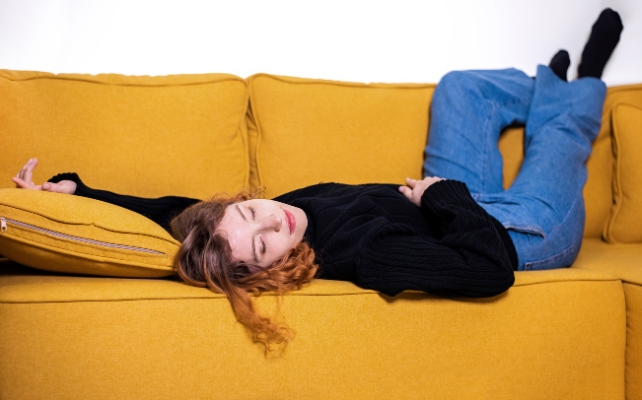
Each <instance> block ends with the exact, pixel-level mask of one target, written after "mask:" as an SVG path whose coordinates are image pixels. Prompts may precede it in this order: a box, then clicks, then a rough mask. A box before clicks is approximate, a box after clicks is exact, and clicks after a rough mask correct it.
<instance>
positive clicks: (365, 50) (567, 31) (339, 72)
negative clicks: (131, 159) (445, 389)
mask: <svg viewBox="0 0 642 400" xmlns="http://www.w3.org/2000/svg"><path fill="white" fill-rule="evenodd" d="M605 7H611V8H613V9H615V10H617V11H618V12H620V15H621V16H622V19H623V22H624V26H625V29H624V32H623V34H622V38H621V41H620V44H619V46H618V48H617V49H616V50H615V53H614V55H613V57H612V58H611V61H610V63H609V64H608V66H607V68H606V70H605V73H604V76H603V79H604V80H605V81H606V82H607V84H609V85H619V84H626V83H641V82H642V1H641V0H424V1H411V0H395V1H380V0H371V1H365V0H361V1H358V0H315V1H311V0H310V1H305V0H298V1H297V0H270V1H267V0H263V1H262V0H226V1H216V0H210V1H208V0H181V1H171V0H157V1H152V0H149V1H144V0H109V1H107V0H106V1H96V0H0V68H3V69H19V70H39V71H49V72H55V73H61V72H73V73H90V74H97V73H106V72H113V73H122V74H132V75H166V74H178V73H204V72H227V73H232V74H235V75H238V76H241V77H247V76H249V75H252V74H254V73H258V72H268V73H274V74H281V75H291V76H300V77H311V78H324V79H337V80H349V81H358V82H436V81H438V80H439V78H440V77H441V76H443V75H444V74H445V73H446V72H448V71H449V70H453V69H472V68H478V69H481V68H505V67H511V66H514V67H517V68H520V69H522V70H524V71H526V72H527V73H529V74H534V72H535V66H536V65H537V64H538V63H543V64H547V63H548V61H549V59H550V57H551V56H552V55H553V54H554V53H555V52H556V51H557V50H558V49H560V48H565V49H567V50H568V51H569V53H570V54H571V59H572V61H573V64H572V65H571V71H572V72H570V73H569V78H572V77H574V76H575V71H576V69H577V63H578V61H579V58H580V54H581V51H582V47H583V45H584V43H585V41H586V39H587V38H588V35H589V32H590V27H591V25H592V24H593V22H594V20H595V19H596V18H597V16H598V15H599V12H600V11H601V10H602V9H603V8H605Z"/></svg>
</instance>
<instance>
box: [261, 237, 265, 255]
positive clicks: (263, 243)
mask: <svg viewBox="0 0 642 400" xmlns="http://www.w3.org/2000/svg"><path fill="white" fill-rule="evenodd" d="M261 244H262V245H263V248H262V249H261V254H265V251H266V248H265V242H264V241H263V240H261Z"/></svg>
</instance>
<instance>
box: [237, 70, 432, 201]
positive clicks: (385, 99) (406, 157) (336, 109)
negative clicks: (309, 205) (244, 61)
mask: <svg viewBox="0 0 642 400" xmlns="http://www.w3.org/2000/svg"><path fill="white" fill-rule="evenodd" d="M249 85H250V102H251V114H250V115H251V119H253V120H251V121H249V122H248V127H250V128H249V134H250V137H249V143H250V146H251V148H250V151H251V152H253V153H254V154H253V156H254V157H255V160H256V164H255V165H252V167H253V171H252V176H253V177H255V178H254V179H252V182H253V183H255V184H256V183H258V184H260V185H262V186H265V187H266V193H265V195H266V197H268V198H271V197H275V196H278V195H280V194H283V193H285V192H288V191H291V190H293V189H298V188H301V187H304V186H307V185H311V184H316V183H319V182H321V181H323V182H331V181H336V182H342V183H353V184H355V183H403V182H404V179H405V178H406V177H407V176H409V177H412V178H421V173H422V171H421V168H422V164H423V152H424V147H425V145H426V136H427V132H428V110H429V107H430V100H431V98H432V93H433V91H434V88H435V85H431V84H363V83H348V82H334V81H324V80H314V79H301V78H287V77H280V76H273V75H266V74H258V75H254V76H252V77H250V78H249ZM253 146H255V147H253Z"/></svg>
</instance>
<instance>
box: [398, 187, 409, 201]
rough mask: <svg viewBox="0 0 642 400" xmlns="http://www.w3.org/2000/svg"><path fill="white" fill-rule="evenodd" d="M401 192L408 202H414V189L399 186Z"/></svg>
mask: <svg viewBox="0 0 642 400" xmlns="http://www.w3.org/2000/svg"><path fill="white" fill-rule="evenodd" d="M399 191H400V192H401V193H402V194H403V195H404V196H406V198H407V199H408V200H412V189H410V188H409V187H408V186H399Z"/></svg>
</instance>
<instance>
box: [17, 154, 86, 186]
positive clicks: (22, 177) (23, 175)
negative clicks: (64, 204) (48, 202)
mask: <svg viewBox="0 0 642 400" xmlns="http://www.w3.org/2000/svg"><path fill="white" fill-rule="evenodd" d="M36 165H38V160H37V159H35V158H32V159H30V160H29V161H28V162H27V163H26V164H25V166H24V167H22V169H21V170H20V172H18V173H17V174H16V176H14V177H13V178H11V180H12V181H13V183H15V184H16V187H17V188H22V189H29V190H42V191H45V192H56V193H66V194H74V193H75V192H76V182H74V181H66V180H65V181H60V182H58V183H52V182H45V183H43V184H42V185H36V184H35V183H33V181H32V180H31V178H32V176H33V170H34V169H35V168H36Z"/></svg>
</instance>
